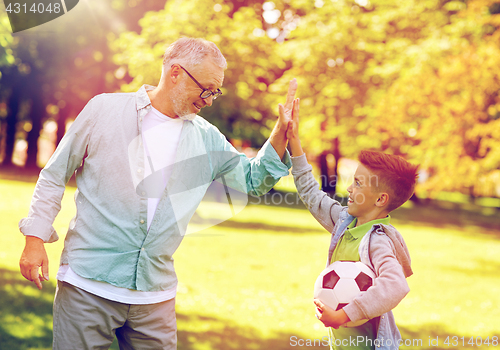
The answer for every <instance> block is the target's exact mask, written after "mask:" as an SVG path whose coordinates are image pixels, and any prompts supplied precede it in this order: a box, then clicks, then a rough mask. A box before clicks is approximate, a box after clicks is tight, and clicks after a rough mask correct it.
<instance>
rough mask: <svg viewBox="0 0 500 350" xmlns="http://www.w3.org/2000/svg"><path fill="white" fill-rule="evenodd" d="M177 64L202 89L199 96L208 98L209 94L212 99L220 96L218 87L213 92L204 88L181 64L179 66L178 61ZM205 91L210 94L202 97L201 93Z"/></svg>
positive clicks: (220, 92)
mask: <svg viewBox="0 0 500 350" xmlns="http://www.w3.org/2000/svg"><path fill="white" fill-rule="evenodd" d="M174 65H175V64H173V65H172V66H171V67H173V66H174ZM177 65H178V66H179V67H181V68H182V70H183V71H184V72H186V73H187V75H189V77H190V78H191V79H192V80H193V81H194V82H195V83H196V85H198V87H199V88H200V89H202V90H203V91H202V92H201V93H200V97H201V98H202V99H206V98H209V97H210V96H213V98H212V99H213V100H216V99H217V98H218V97H219V96H221V95H222V91H220V89H217V90H216V91H215V92H213V91H212V90H210V89H205V88H204V87H203V86H201V84H200V83H198V80H196V79H195V78H194V77H193V76H192V75H191V74H190V73H189V72H188V71H187V70H186V68H184V67H183V66H181V65H180V64H178V63H177ZM207 91H208V92H210V95H207V96H206V97H203V94H204V93H206V92H207Z"/></svg>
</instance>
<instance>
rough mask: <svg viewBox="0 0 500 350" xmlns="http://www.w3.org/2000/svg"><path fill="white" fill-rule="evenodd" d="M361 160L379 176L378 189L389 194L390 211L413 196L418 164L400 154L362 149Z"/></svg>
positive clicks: (388, 207)
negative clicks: (409, 161)
mask: <svg viewBox="0 0 500 350" xmlns="http://www.w3.org/2000/svg"><path fill="white" fill-rule="evenodd" d="M359 161H360V162H361V164H363V165H364V166H365V167H367V168H368V169H369V170H370V171H371V172H372V173H373V174H374V175H376V176H377V177H378V181H377V187H378V190H382V191H385V192H387V193H388V194H389V204H388V206H387V210H388V211H389V212H391V211H393V210H394V209H396V208H399V207H400V206H401V205H403V203H404V202H406V201H407V200H408V199H410V197H411V196H412V194H413V192H414V191H415V183H416V182H417V177H418V174H417V170H418V165H413V164H410V163H408V162H407V161H406V160H405V159H403V158H402V157H400V156H394V155H391V154H386V153H382V152H377V151H368V150H364V151H361V153H360V154H359Z"/></svg>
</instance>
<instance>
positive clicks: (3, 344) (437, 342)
mask: <svg viewBox="0 0 500 350" xmlns="http://www.w3.org/2000/svg"><path fill="white" fill-rule="evenodd" d="M0 280H1V281H2V284H1V286H0V349H6V350H7V349H8V350H11V349H12V350H28V349H50V348H51V344H52V299H53V296H54V293H55V288H54V286H52V285H45V286H44V288H43V290H42V291H39V290H38V289H36V288H35V287H34V286H33V285H32V283H31V282H28V281H26V280H24V279H23V278H22V276H21V275H20V274H19V273H18V272H17V271H12V270H7V269H0ZM177 323H178V328H179V331H178V349H179V350H194V349H201V348H203V349H214V350H215V349H216V350H251V349H259V350H260V349H262V350H267V349H272V350H285V349H313V350H314V349H328V346H325V344H324V343H323V345H321V344H320V340H319V339H317V342H316V345H313V343H310V344H309V346H308V345H307V344H304V345H303V346H298V344H297V343H295V344H294V343H293V342H292V341H291V337H292V336H297V338H296V339H297V340H298V339H302V340H303V341H306V340H307V334H308V333H309V331H308V330H307V329H302V330H300V332H301V334H300V335H299V334H290V333H286V332H274V333H272V334H271V335H270V336H268V337H263V336H262V335H261V334H260V332H259V331H258V330H256V329H255V328H252V327H242V326H236V325H234V324H231V320H227V319H222V318H217V317H213V316H200V315H186V314H177ZM400 331H401V334H402V337H403V340H404V341H406V345H407V346H402V347H401V349H431V348H432V349H435V350H444V349H448V350H450V349H467V348H476V347H477V344H475V345H474V346H473V345H471V344H468V342H469V340H470V337H471V335H459V334H452V333H451V332H449V331H448V330H447V329H445V328H444V327H443V326H442V325H440V324H425V325H422V326H420V327H418V328H415V327H413V328H411V329H410V328H405V327H400ZM310 333H311V334H312V333H313V332H312V330H311V332H310ZM325 336H326V331H325ZM453 336H457V337H456V338H452V337H453ZM492 336H493V335H490V341H492ZM447 337H449V339H448V341H449V342H448V344H446V343H445V341H446V338H447ZM461 337H464V338H463V340H462V339H461ZM475 339H476V338H474V340H475ZM485 339H486V336H483V341H484V340H485ZM313 340H314V339H313ZM313 340H312V341H313ZM431 341H432V342H433V343H430V342H431ZM454 342H455V344H456V346H454V344H453V343H454ZM111 349H118V347H117V344H116V341H115V343H114V344H113V345H112V347H111Z"/></svg>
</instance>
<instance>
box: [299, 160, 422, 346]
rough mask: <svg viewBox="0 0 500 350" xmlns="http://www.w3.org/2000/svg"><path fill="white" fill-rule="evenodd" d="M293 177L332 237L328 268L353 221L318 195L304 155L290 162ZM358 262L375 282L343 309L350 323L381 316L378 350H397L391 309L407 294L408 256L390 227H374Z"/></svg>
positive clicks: (337, 205)
mask: <svg viewBox="0 0 500 350" xmlns="http://www.w3.org/2000/svg"><path fill="white" fill-rule="evenodd" d="M292 165H293V168H292V174H293V176H294V181H295V186H296V187H297V191H298V193H299V196H300V198H301V199H302V201H303V202H304V204H305V205H306V207H307V208H308V209H309V211H310V212H311V214H312V215H313V216H314V217H315V218H316V220H318V222H319V223H320V224H321V225H322V226H323V227H324V228H325V229H327V230H328V232H331V233H332V239H331V243H330V248H329V252H328V260H327V265H328V264H329V262H330V260H331V257H332V254H333V251H334V249H335V247H336V245H337V243H338V241H339V239H340V237H342V235H343V234H344V232H345V230H346V228H347V227H348V225H349V224H350V223H351V222H352V220H354V217H353V216H351V215H349V213H348V212H347V207H343V206H342V205H341V204H340V203H339V202H338V201H336V200H334V199H332V198H330V197H328V196H327V195H326V193H325V192H323V191H321V190H320V189H319V186H318V182H317V181H316V179H314V176H313V175H312V172H311V171H312V166H311V165H309V164H308V163H307V159H306V156H305V155H302V156H300V157H293V158H292ZM359 256H360V260H361V262H363V263H364V264H366V265H368V266H369V267H370V268H371V269H372V270H373V271H374V272H375V274H376V276H377V278H376V279H375V281H374V284H373V286H372V287H370V288H369V289H368V290H367V291H366V292H365V293H363V294H362V295H360V296H359V297H356V298H355V299H354V300H353V301H352V302H351V303H349V304H348V305H347V306H345V307H344V311H345V313H346V314H347V316H348V317H349V319H350V320H351V321H354V322H355V321H357V320H361V319H367V318H368V319H372V318H375V317H378V316H380V322H379V327H378V330H377V339H375V340H374V345H375V347H376V348H377V349H385V350H392V349H398V348H399V344H400V343H401V335H400V333H399V330H398V328H397V327H396V323H395V321H394V316H393V314H392V311H391V310H392V309H393V308H395V307H396V306H397V305H398V304H399V302H400V301H401V300H402V299H403V298H404V297H405V296H406V294H408V292H409V291H410V289H409V287H408V284H407V282H406V277H409V276H410V275H412V273H413V272H412V270H411V266H410V255H409V253H408V248H407V247H406V244H405V242H404V240H403V237H402V236H401V234H400V233H399V232H398V231H397V230H396V229H395V228H394V227H393V226H392V225H382V224H376V225H373V226H372V228H371V230H370V232H368V233H367V234H366V235H365V236H364V237H363V239H362V240H361V243H360V245H359Z"/></svg>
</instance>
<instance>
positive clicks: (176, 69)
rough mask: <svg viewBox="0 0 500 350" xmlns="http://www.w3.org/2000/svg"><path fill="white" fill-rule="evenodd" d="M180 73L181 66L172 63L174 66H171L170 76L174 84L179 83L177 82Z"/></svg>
mask: <svg viewBox="0 0 500 350" xmlns="http://www.w3.org/2000/svg"><path fill="white" fill-rule="evenodd" d="M180 74H181V67H179V65H178V64H174V65H172V67H170V72H169V77H170V81H171V82H172V84H177V82H178V81H179V76H180Z"/></svg>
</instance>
